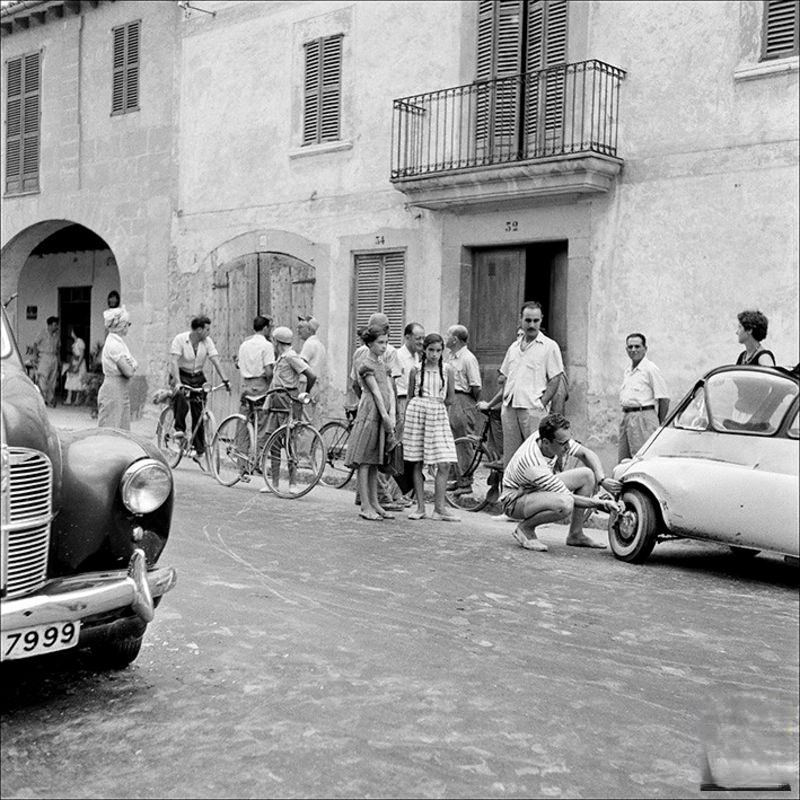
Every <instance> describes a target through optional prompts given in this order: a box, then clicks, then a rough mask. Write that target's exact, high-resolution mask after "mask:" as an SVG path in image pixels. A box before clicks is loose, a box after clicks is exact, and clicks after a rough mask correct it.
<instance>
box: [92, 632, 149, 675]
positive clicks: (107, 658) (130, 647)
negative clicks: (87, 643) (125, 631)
mask: <svg viewBox="0 0 800 800" xmlns="http://www.w3.org/2000/svg"><path fill="white" fill-rule="evenodd" d="M143 639H144V634H143V633H140V634H139V635H138V636H137V635H129V636H120V637H115V638H110V637H109V638H106V639H104V640H103V641H102V642H98V643H97V644H93V645H92V655H93V657H94V660H95V663H96V664H97V666H98V667H100V668H101V669H115V670H116V669H125V667H127V666H128V664H131V663H133V662H134V661H135V660H136V657H137V656H138V655H139V651H140V650H141V649H142V641H143Z"/></svg>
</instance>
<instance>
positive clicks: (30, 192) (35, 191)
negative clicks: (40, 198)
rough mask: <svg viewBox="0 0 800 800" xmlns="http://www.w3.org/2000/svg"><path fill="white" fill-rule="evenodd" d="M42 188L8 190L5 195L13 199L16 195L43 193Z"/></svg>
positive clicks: (8, 198)
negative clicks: (20, 190)
mask: <svg viewBox="0 0 800 800" xmlns="http://www.w3.org/2000/svg"><path fill="white" fill-rule="evenodd" d="M41 192H42V190H41V189H26V190H25V191H24V192H6V193H5V194H4V195H3V197H4V198H5V199H7V200H13V198H15V197H28V196H29V195H32V194H41Z"/></svg>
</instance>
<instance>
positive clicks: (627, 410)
mask: <svg viewBox="0 0 800 800" xmlns="http://www.w3.org/2000/svg"><path fill="white" fill-rule="evenodd" d="M651 408H652V409H654V408H655V406H628V407H627V408H623V409H622V413H623V414H630V412H631V411H649V410H650V409H651Z"/></svg>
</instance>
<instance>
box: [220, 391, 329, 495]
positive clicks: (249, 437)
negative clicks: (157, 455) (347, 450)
mask: <svg viewBox="0 0 800 800" xmlns="http://www.w3.org/2000/svg"><path fill="white" fill-rule="evenodd" d="M276 394H277V395H284V396H286V397H288V398H289V400H290V402H289V406H288V408H286V409H277V410H276V409H272V412H271V413H285V414H287V415H288V418H287V421H286V422H284V423H283V424H282V425H280V426H279V427H278V428H276V430H274V431H273V432H272V433H270V435H269V436H268V438H267V440H266V441H265V442H264V445H263V446H262V447H261V448H260V449H259V448H258V435H259V433H261V432H262V430H263V428H264V427H265V426H266V424H267V415H266V414H265V415H264V421H263V422H262V423H261V424H259V416H258V414H257V412H258V410H259V407H262V408H264V410H265V411H266V410H267V409H266V408H265V406H266V404H267V399H268V398H269V397H270V396H271V395H276ZM244 400H245V402H246V403H247V407H248V411H247V414H246V415H245V414H241V413H237V414H231V415H230V416H228V417H225V419H224V420H222V422H221V423H220V424H219V427H218V428H217V429H216V431H215V433H214V436H213V438H212V440H211V447H210V450H209V452H210V453H211V454H212V455H211V459H210V465H211V472H212V473H213V475H214V477H215V478H216V479H217V480H218V481H219V482H220V483H221V484H222V485H223V486H234V485H235V484H237V483H239V482H240V481H241V482H243V483H248V482H249V481H250V478H251V476H252V475H254V474H256V473H258V472H260V473H261V474H262V477H263V478H264V482H265V483H266V485H267V488H268V489H269V490H270V491H271V492H272V493H273V494H276V495H277V496H278V497H283V498H286V499H289V500H295V499H297V498H299V497H303V495H305V494H308V492H310V491H311V490H312V489H313V488H314V487H315V486H316V485H317V483H319V481H320V479H321V477H322V472H323V470H324V469H325V462H326V458H327V451H326V448H325V442H324V441H323V439H322V436H321V434H320V432H319V431H318V430H317V429H316V428H315V427H314V426H313V425H311V423H310V422H307V421H306V420H303V419H298V418H297V416H296V413H295V406H296V405H297V404H298V403H299V404H301V405H305V404H307V403H309V402H310V400H311V398H310V396H309V395H308V394H306V393H305V392H303V393H301V394H299V395H292V394H291V392H290V391H289V390H288V389H284V388H277V389H270V390H269V391H268V392H266V393H265V394H262V395H257V396H250V395H244ZM281 478H284V479H285V480H287V481H288V484H286V486H287V488H281V486H280V481H281Z"/></svg>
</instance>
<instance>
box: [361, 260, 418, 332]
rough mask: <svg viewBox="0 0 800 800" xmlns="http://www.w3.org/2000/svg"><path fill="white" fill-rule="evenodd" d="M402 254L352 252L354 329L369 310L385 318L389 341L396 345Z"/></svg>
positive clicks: (400, 314) (365, 319)
mask: <svg viewBox="0 0 800 800" xmlns="http://www.w3.org/2000/svg"><path fill="white" fill-rule="evenodd" d="M405 296H406V257H405V253H404V252H403V251H397V252H391V253H360V254H358V255H356V256H355V287H354V291H353V297H354V317H355V320H354V322H355V330H361V329H362V328H364V327H365V326H366V324H367V322H369V318H370V317H371V316H372V315H373V314H378V313H380V314H386V316H387V317H388V318H389V341H390V342H391V343H392V344H393V345H395V346H397V347H399V346H400V345H401V344H402V342H403V328H404V327H405Z"/></svg>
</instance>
